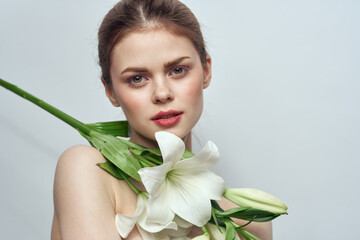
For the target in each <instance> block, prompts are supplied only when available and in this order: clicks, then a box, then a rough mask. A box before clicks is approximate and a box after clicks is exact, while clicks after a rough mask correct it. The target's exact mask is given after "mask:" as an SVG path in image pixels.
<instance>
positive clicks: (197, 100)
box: [184, 81, 203, 105]
mask: <svg viewBox="0 0 360 240" xmlns="http://www.w3.org/2000/svg"><path fill="white" fill-rule="evenodd" d="M184 94H185V96H186V98H187V99H188V101H189V102H191V103H192V104H195V105H198V104H201V105H202V99H203V86H202V81H193V84H189V85H187V86H186V88H185V89H184Z"/></svg>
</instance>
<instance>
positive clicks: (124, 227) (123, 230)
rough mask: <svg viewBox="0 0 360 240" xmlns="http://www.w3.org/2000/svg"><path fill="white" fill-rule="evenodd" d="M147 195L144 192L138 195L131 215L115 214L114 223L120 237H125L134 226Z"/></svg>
mask: <svg viewBox="0 0 360 240" xmlns="http://www.w3.org/2000/svg"><path fill="white" fill-rule="evenodd" d="M146 201H147V197H146V195H145V194H142V193H140V194H139V195H138V199H137V204H136V210H135V213H134V215H133V216H126V215H122V214H116V216H115V224H116V228H117V230H118V232H119V234H120V236H121V237H122V238H126V237H127V236H128V235H129V233H130V232H131V230H132V229H133V228H134V226H135V223H136V222H137V220H138V218H139V216H140V215H141V214H142V213H143V212H144V210H145V205H146Z"/></svg>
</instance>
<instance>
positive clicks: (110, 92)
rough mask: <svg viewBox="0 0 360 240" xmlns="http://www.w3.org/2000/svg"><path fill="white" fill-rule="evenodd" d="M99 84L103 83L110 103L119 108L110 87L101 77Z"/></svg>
mask: <svg viewBox="0 0 360 240" xmlns="http://www.w3.org/2000/svg"><path fill="white" fill-rule="evenodd" d="M101 82H102V83H103V85H104V87H105V94H106V96H107V97H108V98H109V100H110V102H111V104H112V105H114V107H120V103H119V102H118V100H117V99H116V97H115V94H114V90H113V88H112V86H111V85H109V84H107V83H106V82H105V80H104V78H103V77H101Z"/></svg>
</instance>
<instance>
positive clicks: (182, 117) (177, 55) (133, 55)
mask: <svg viewBox="0 0 360 240" xmlns="http://www.w3.org/2000/svg"><path fill="white" fill-rule="evenodd" d="M110 74H111V79H112V87H106V93H107V96H108V97H109V99H110V101H111V102H112V103H113V105H114V106H120V107H121V108H122V109H123V112H124V114H125V116H126V118H127V120H128V122H129V124H130V126H131V138H130V140H131V141H132V142H135V143H137V144H140V145H143V146H146V147H156V146H157V145H156V142H155V132H157V131H168V132H171V133H173V134H175V135H177V136H178V137H180V138H182V139H184V140H185V139H186V138H187V137H188V136H189V134H190V132H191V129H192V128H193V127H194V125H195V124H196V123H197V121H198V120H199V118H200V116H201V112H202V108H203V89H204V88H206V87H207V86H208V85H209V83H210V79H211V59H210V57H207V63H206V65H205V66H204V65H203V64H202V63H201V61H200V57H199V54H198V52H197V51H196V49H195V47H194V46H193V44H192V43H191V42H190V40H188V38H186V37H182V36H178V35H174V34H172V33H170V32H168V31H167V30H165V29H157V30H151V31H145V32H133V33H130V34H128V35H126V36H125V37H124V38H123V39H122V40H121V41H120V42H119V43H118V44H117V45H116V46H115V48H114V50H113V55H112V61H111V68H110Z"/></svg>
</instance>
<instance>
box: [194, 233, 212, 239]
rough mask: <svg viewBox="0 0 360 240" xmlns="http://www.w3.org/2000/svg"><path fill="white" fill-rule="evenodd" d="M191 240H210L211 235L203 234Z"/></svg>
mask: <svg viewBox="0 0 360 240" xmlns="http://www.w3.org/2000/svg"><path fill="white" fill-rule="evenodd" d="M191 240H210V237H209V234H206V233H205V234H203V235H200V236H197V237H194V238H192V239H191Z"/></svg>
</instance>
